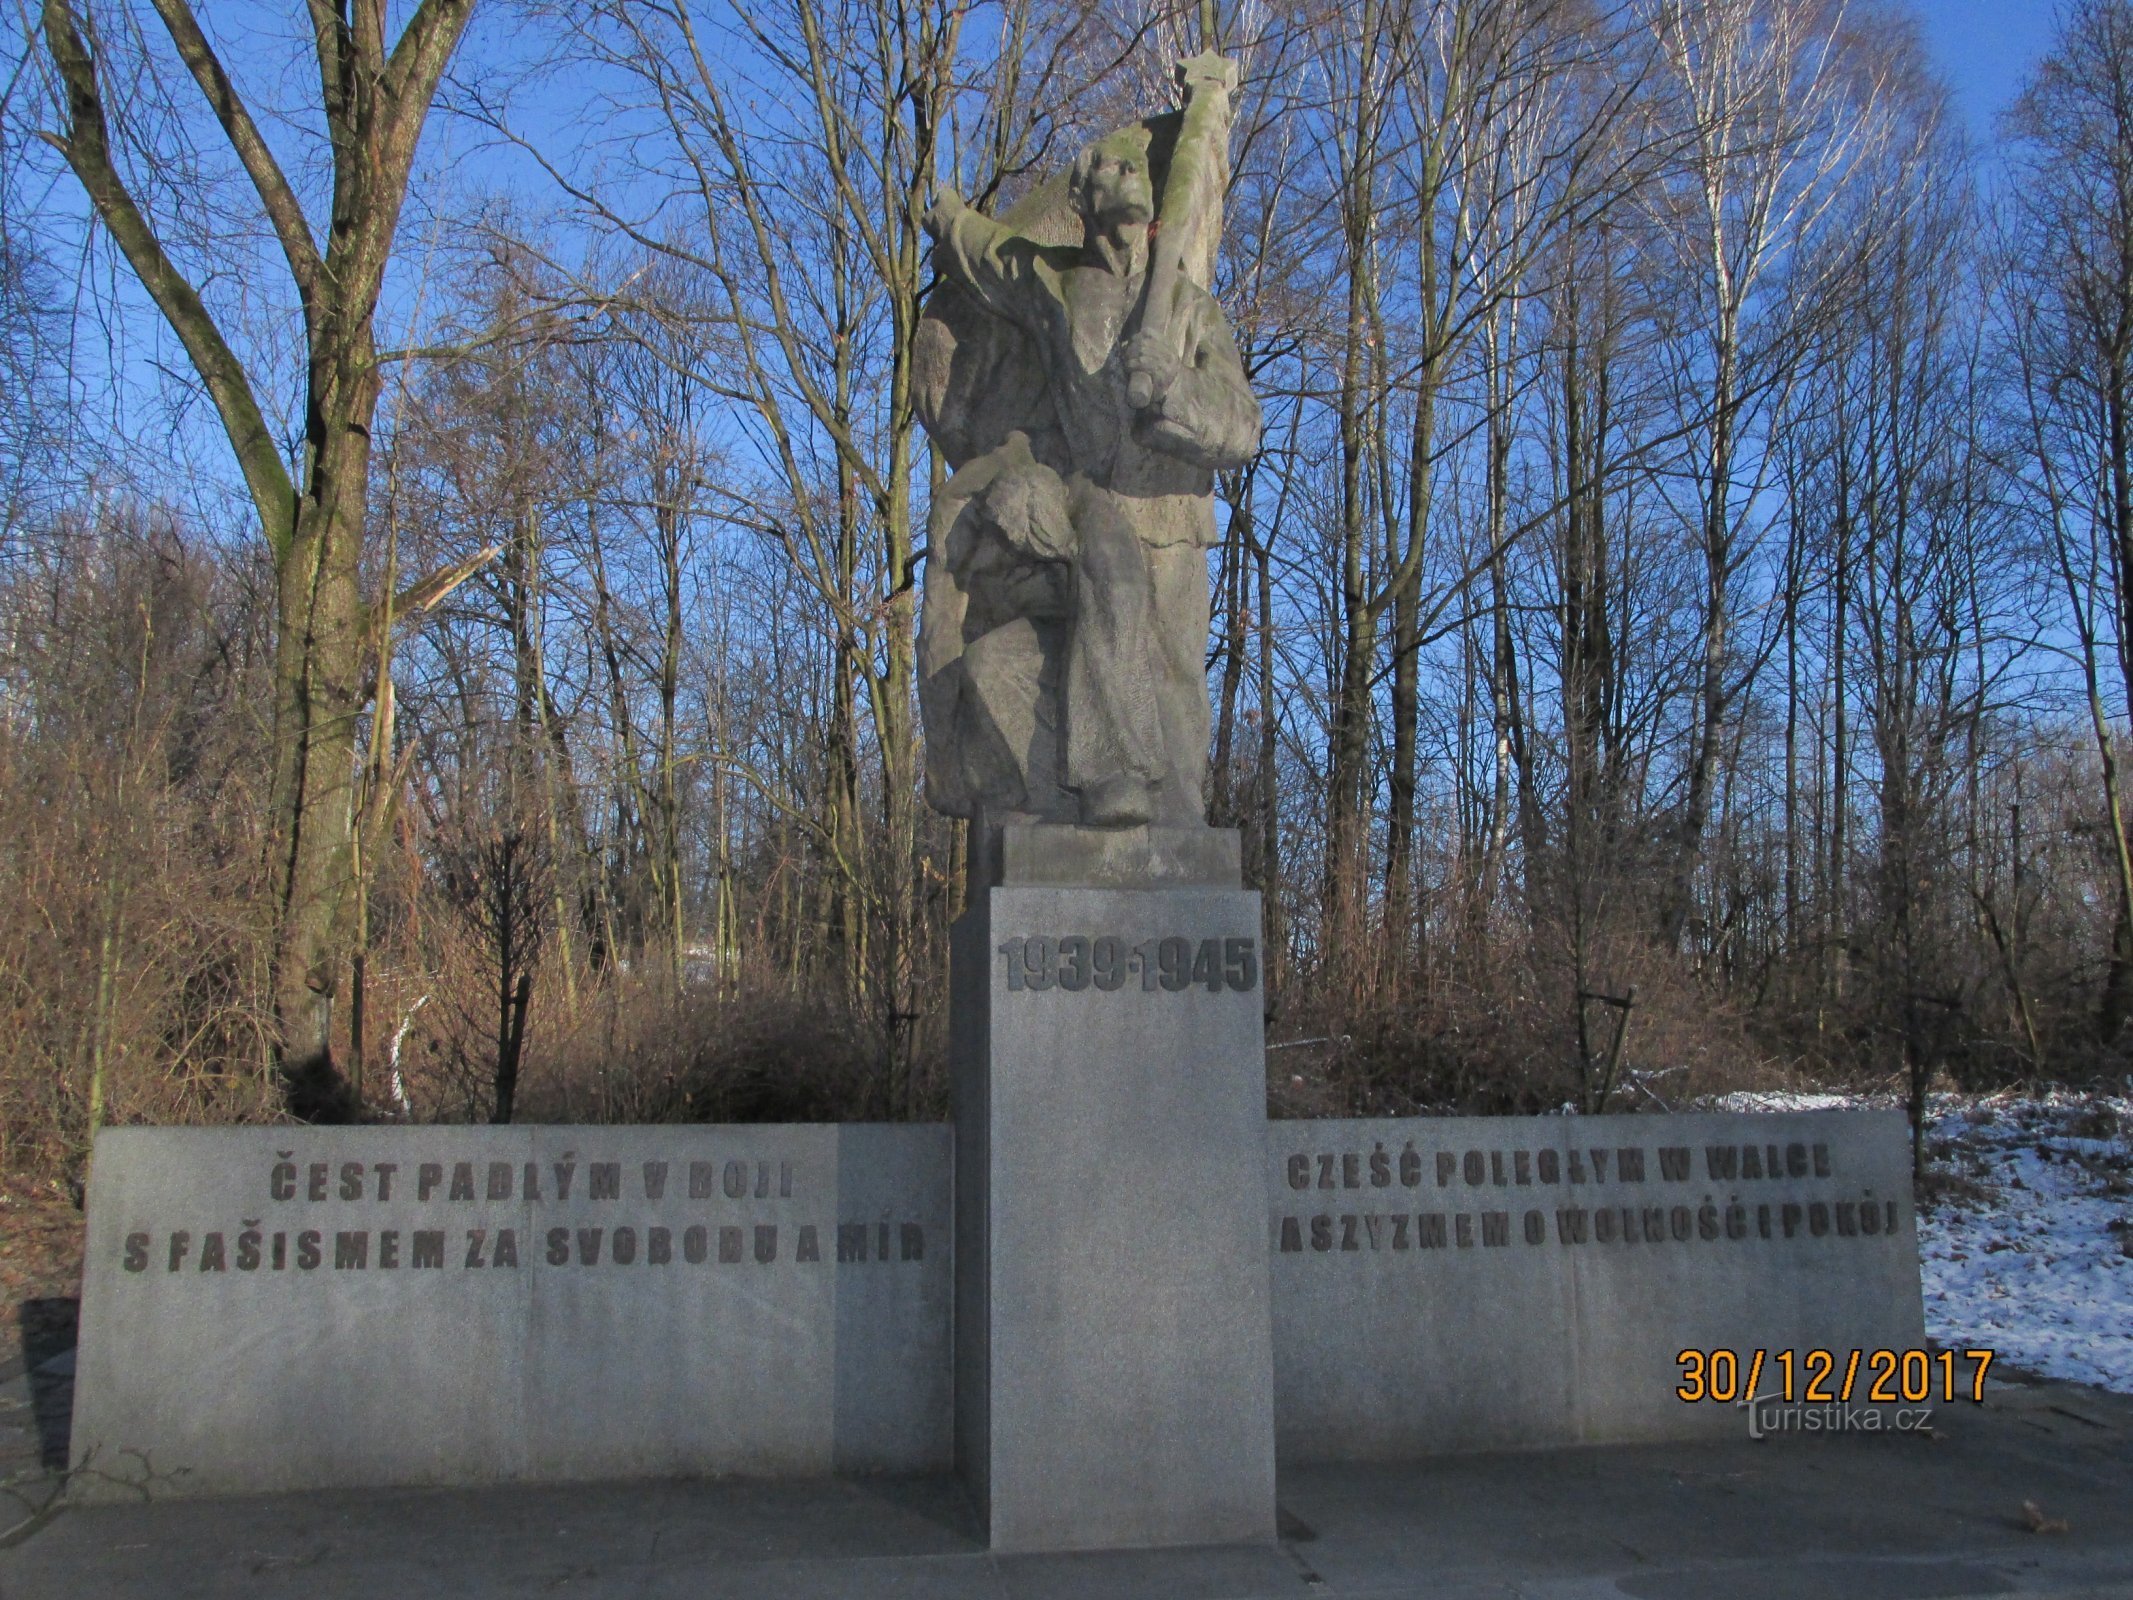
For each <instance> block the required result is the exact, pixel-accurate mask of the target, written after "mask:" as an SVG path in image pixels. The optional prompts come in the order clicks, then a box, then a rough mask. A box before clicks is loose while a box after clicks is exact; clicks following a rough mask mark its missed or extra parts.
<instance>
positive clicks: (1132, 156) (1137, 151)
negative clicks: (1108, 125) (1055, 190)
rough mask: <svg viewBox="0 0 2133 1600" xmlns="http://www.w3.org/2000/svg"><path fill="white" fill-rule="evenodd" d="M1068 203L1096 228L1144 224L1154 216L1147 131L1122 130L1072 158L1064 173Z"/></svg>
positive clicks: (1152, 183)
mask: <svg viewBox="0 0 2133 1600" xmlns="http://www.w3.org/2000/svg"><path fill="white" fill-rule="evenodd" d="M1067 199H1068V201H1069V202H1070V203H1071V204H1072V205H1073V207H1074V209H1075V210H1076V211H1078V212H1079V213H1081V216H1082V218H1083V219H1084V220H1085V221H1087V222H1090V223H1093V224H1095V225H1097V226H1098V227H1104V226H1109V227H1118V226H1121V225H1130V224H1133V223H1137V222H1147V221H1149V220H1150V219H1151V218H1153V217H1154V215H1155V184H1154V181H1153V180H1152V178H1151V177H1150V176H1149V172H1148V130H1147V129H1146V128H1140V127H1134V128H1122V129H1120V130H1119V131H1118V132H1117V133H1113V134H1108V135H1106V136H1105V137H1104V138H1102V139H1099V140H1097V142H1096V143H1094V144H1092V145H1090V146H1089V148H1088V149H1086V150H1084V151H1082V153H1081V154H1080V155H1078V156H1076V157H1075V158H1074V165H1073V167H1072V169H1071V170H1070V171H1069V172H1068V173H1067Z"/></svg>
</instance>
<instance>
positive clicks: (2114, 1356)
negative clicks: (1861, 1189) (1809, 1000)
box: [1714, 1090, 2133, 1394]
mask: <svg viewBox="0 0 2133 1600" xmlns="http://www.w3.org/2000/svg"><path fill="white" fill-rule="evenodd" d="M1867 1103H1869V1102H1868V1101H1866V1100H1865V1099H1863V1098H1860V1097H1855V1096H1846V1095H1836V1094H1785V1093H1774V1094H1751V1093H1743V1094H1732V1095H1726V1096H1724V1097H1723V1098H1721V1099H1719V1100H1717V1101H1716V1102H1714V1104H1715V1106H1716V1108H1717V1109H1720V1110H1726V1111H1831V1110H1838V1109H1841V1108H1843V1107H1846V1106H1855V1105H1863V1104H1867ZM1871 1103H1874V1104H1879V1105H1887V1104H1891V1103H1892V1102H1890V1101H1889V1100H1887V1099H1885V1098H1882V1099H1876V1100H1874V1101H1873V1102H1871ZM1929 1115H1930V1119H1931V1120H1930V1121H1929V1122H1928V1124H1927V1129H1926V1150H1927V1162H1928V1174H1929V1178H1928V1188H1927V1193H1926V1195H1925V1196H1924V1197H1923V1198H1922V1204H1921V1206H1920V1209H1919V1219H1918V1253H1919V1266H1920V1270H1921V1273H1922V1275H1923V1281H1924V1287H1925V1297H1926V1336H1927V1337H1928V1338H1929V1339H1931V1340H1933V1341H1934V1342H1935V1343H1936V1344H1940V1345H1944V1346H1949V1347H1953V1348H1958V1349H1989V1350H1992V1351H1993V1352H1995V1353H1996V1354H1997V1356H1998V1357H1999V1359H2001V1360H2002V1361H2005V1362H2006V1363H2007V1364H2008V1365H2010V1366H2014V1367H2019V1368H2021V1369H2022V1370H2024V1371H2025V1372H2034V1373H2037V1374H2039V1375H2041V1376H2044V1377H2049V1378H2067V1379H2072V1380H2073V1381H2075V1382H2077V1383H2093V1384H2097V1385H2099V1386H2101V1387H2103V1388H2107V1389H2115V1390H2117V1391H2118V1392H2119V1393H2121V1394H2133V1254H2129V1253H2128V1252H2129V1251H2133V1097H2128V1096H2112V1095H2096V1094H2078V1095H2077V1094H2072V1093H2068V1092H2067V1091H2065V1090H2052V1091H2049V1092H2047V1093H2044V1094H2041V1095H2034V1096H2023V1095H2016V1094H2013V1093H2006V1094H1998V1095H1988V1096H1982V1097H1981V1096H1971V1095H1953V1094H1941V1095H1935V1096H1934V1097H1933V1099H1932V1102H1931V1107H1930V1112H1929Z"/></svg>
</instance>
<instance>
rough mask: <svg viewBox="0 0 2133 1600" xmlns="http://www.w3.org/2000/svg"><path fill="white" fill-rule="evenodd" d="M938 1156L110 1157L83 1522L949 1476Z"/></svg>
mask: <svg viewBox="0 0 2133 1600" xmlns="http://www.w3.org/2000/svg"><path fill="white" fill-rule="evenodd" d="M951 1159H952V1158H951V1155H950V1149H949V1130H948V1129H947V1128H946V1127H940V1126H931V1127H890V1126H845V1127H827V1126H825V1127H693V1128H692V1127H525V1128H494V1129H490V1128H449V1127H421V1128H347V1129H297V1128H259V1129H248V1128H215V1129H206V1128H155V1129H149V1128H124V1129H113V1130H107V1131H106V1132H104V1133H103V1134H101V1135H100V1136H99V1137H98V1139H97V1143H96V1150H95V1157H94V1164H93V1167H92V1172H91V1182H90V1191H89V1192H90V1200H89V1232H88V1258H87V1272H86V1274H85V1288H84V1297H83V1305H82V1321H81V1344H80V1349H79V1353H78V1356H77V1376H76V1385H75V1394H76V1397H77V1398H76V1402H75V1405H76V1410H75V1415H74V1426H73V1447H72V1454H73V1462H74V1467H75V1469H76V1476H75V1478H74V1481H73V1490H72V1492H73V1493H75V1494H76V1495H77V1496H85V1497H88V1498H96V1497H98V1496H100V1495H116V1494H133V1493H136V1492H138V1488H140V1487H145V1488H147V1489H148V1490H149V1492H151V1493H153V1494H156V1495H159V1496H160V1495H164V1494H202V1493H216V1492H225V1491H248V1490H249V1491H256V1490H260V1489H269V1488H272V1489H297V1488H315V1487H328V1486H338V1485H360V1484H469V1483H486V1482H496V1481H503V1480H566V1479H582V1478H624V1477H659V1476H679V1475H708V1474H720V1473H741V1474H750V1475H761V1476H803V1475H816V1474H826V1473H831V1472H925V1471H940V1470H946V1469H947V1468H948V1466H949V1465H950V1464H951V1455H952V1443H951V1439H952V1433H951V1420H952V1419H951V1411H952V1388H951V1380H950V1374H951V1370H952V1368H951V1361H950V1338H951V1328H950V1315H949V1314H950V1281H951V1266H950V1249H951V1245H950V1225H949V1212H950V1200H951Z"/></svg>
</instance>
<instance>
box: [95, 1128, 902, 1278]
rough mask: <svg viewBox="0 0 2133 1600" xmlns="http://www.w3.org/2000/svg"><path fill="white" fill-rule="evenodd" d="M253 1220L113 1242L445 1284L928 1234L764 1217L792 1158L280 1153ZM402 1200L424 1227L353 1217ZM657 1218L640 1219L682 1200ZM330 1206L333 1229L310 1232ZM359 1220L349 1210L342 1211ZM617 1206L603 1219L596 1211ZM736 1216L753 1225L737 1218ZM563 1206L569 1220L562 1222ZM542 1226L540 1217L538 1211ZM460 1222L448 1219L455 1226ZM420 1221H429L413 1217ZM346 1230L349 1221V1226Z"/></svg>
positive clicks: (197, 1259)
mask: <svg viewBox="0 0 2133 1600" xmlns="http://www.w3.org/2000/svg"><path fill="white" fill-rule="evenodd" d="M260 1187H261V1191H262V1197H263V1199H264V1200H265V1202H266V1203H265V1204H264V1205H262V1206H260V1207H259V1208H258V1210H259V1215H257V1216H248V1217H239V1218H237V1219H236V1220H235V1221H234V1222H233V1223H232V1222H226V1221H225V1222H221V1223H220V1224H219V1225H217V1223H216V1222H215V1221H214V1220H213V1219H209V1220H207V1221H205V1222H201V1221H194V1220H192V1219H187V1225H185V1226H177V1225H174V1224H172V1223H169V1222H159V1221H156V1220H154V1219H142V1225H140V1226H135V1227H132V1228H129V1229H128V1230H126V1231H125V1233H124V1234H123V1237H122V1238H121V1239H120V1241H119V1246H118V1249H119V1261H118V1265H119V1266H120V1268H121V1269H122V1270H123V1271H124V1272H125V1273H127V1274H129V1275H132V1276H136V1277H140V1276H149V1277H156V1276H166V1277H167V1276H168V1275H169V1274H172V1273H195V1274H198V1273H210V1274H212V1273H226V1272H237V1273H265V1274H269V1275H271V1274H274V1273H288V1274H291V1275H292V1276H294V1277H297V1278H302V1277H304V1276H306V1275H309V1274H314V1273H327V1272H398V1271H405V1272H410V1273H418V1274H419V1273H422V1272H440V1273H442V1272H451V1271H469V1270H474V1269H498V1268H501V1269H504V1270H507V1271H509V1270H514V1269H517V1268H520V1267H522V1266H531V1265H535V1264H538V1265H541V1266H546V1267H556V1268H630V1267H647V1268H650V1267H667V1266H681V1267H706V1266H739V1265H744V1264H749V1265H754V1266H765V1267H767V1266H772V1265H776V1264H779V1263H786V1264H790V1265H794V1266H805V1265H810V1264H828V1263H834V1264H838V1265H859V1264H876V1265H880V1264H888V1263H907V1262H922V1261H924V1260H925V1259H926V1252H927V1250H928V1248H929V1245H933V1246H935V1247H937V1241H929V1239H928V1237H927V1230H926V1227H925V1225H924V1224H923V1223H920V1222H916V1221H906V1220H898V1219H893V1218H881V1217H875V1218H870V1219H866V1220H858V1221H854V1220H849V1219H844V1220H831V1221H820V1220H817V1221H806V1222H794V1221H791V1220H789V1219H787V1218H783V1217H780V1218H778V1219H776V1220H771V1219H768V1218H766V1217H765V1216H763V1215H762V1214H760V1203H762V1202H783V1201H793V1200H804V1198H805V1197H804V1184H803V1182H802V1177H801V1174H800V1173H799V1172H798V1170H797V1168H796V1164H795V1163H794V1162H792V1161H789V1160H738V1159H737V1160H728V1161H723V1162H721V1161H702V1160H690V1161H679V1162H678V1161H660V1160H653V1161H642V1162H637V1163H628V1164H626V1163H623V1162H620V1161H603V1160H588V1161H580V1160H579V1159H577V1157H576V1156H575V1155H574V1154H569V1153H566V1154H565V1156H563V1157H562V1158H560V1159H557V1160H553V1161H549V1162H545V1163H543V1162H538V1161H525V1162H514V1161H422V1162H401V1161H354V1160H332V1159H329V1160H323V1161H321V1160H309V1161H305V1162H301V1163H299V1162H298V1161H297V1160H296V1159H295V1152H294V1151H290V1150H282V1151H277V1152H275V1159H274V1161H273V1163H272V1164H271V1165H270V1166H269V1167H268V1168H267V1170H266V1172H265V1173H264V1174H263V1181H262V1183H261V1185H260ZM410 1201H412V1202H413V1203H414V1204H416V1205H418V1206H424V1207H429V1208H432V1210H433V1211H434V1213H435V1217H434V1224H435V1225H434V1226H421V1225H416V1226H393V1227H384V1226H377V1227H370V1226H364V1225H362V1224H363V1218H362V1214H361V1212H362V1207H363V1206H365V1205H366V1204H368V1205H375V1206H384V1205H394V1206H398V1207H404V1206H405V1205H406V1204H407V1203H408V1202H410ZM684 1203H685V1205H686V1207H687V1208H689V1209H690V1210H692V1211H696V1212H698V1213H700V1215H701V1220H695V1219H694V1218H693V1217H692V1216H690V1215H688V1214H686V1213H685V1214H684V1215H682V1216H679V1217H672V1216H669V1217H663V1218H662V1219H661V1220H657V1221H654V1220H652V1219H651V1218H650V1217H649V1216H647V1215H645V1214H644V1213H643V1208H645V1207H649V1206H654V1205H660V1204H666V1205H668V1206H672V1205H675V1204H684ZM500 1204H512V1205H514V1206H519V1207H523V1208H525V1211H526V1213H527V1214H528V1215H530V1216H531V1217H532V1219H533V1220H532V1223H531V1225H530V1226H528V1227H525V1228H520V1227H516V1226H500V1225H497V1223H496V1222H495V1220H494V1218H493V1217H486V1216H485V1217H484V1225H482V1226H478V1227H477V1226H467V1225H466V1224H467V1222H468V1221H469V1220H470V1218H469V1216H468V1215H467V1214H466V1213H467V1212H469V1211H471V1210H472V1208H475V1207H478V1206H485V1205H486V1206H495V1205H500ZM321 1206H330V1207H332V1208H334V1215H333V1217H332V1219H331V1222H330V1224H329V1223H327V1222H325V1221H324V1220H321V1221H320V1225H317V1226H305V1224H306V1223H307V1222H311V1221H313V1220H314V1216H315V1213H316V1208H319V1207H321ZM351 1207H352V1208H354V1214H353V1215H351V1214H350V1213H349V1208H351ZM608 1207H613V1208H615V1209H614V1212H613V1213H612V1214H603V1213H605V1212H606V1208H608ZM742 1207H746V1208H747V1209H748V1210H749V1211H750V1212H751V1213H754V1214H751V1215H747V1216H735V1215H734V1214H733V1213H734V1211H735V1210H736V1209H738V1208H742ZM565 1208H568V1215H569V1219H570V1220H568V1221H562V1220H557V1219H558V1217H559V1216H560V1215H562V1214H563V1213H564V1209H565ZM544 1209H545V1210H548V1211H550V1212H551V1213H552V1215H551V1216H550V1217H549V1218H547V1219H543V1218H541V1217H540V1215H539V1213H540V1212H541V1211H542V1210H544ZM455 1213H457V1214H456V1215H455ZM424 1220H426V1221H427V1220H429V1219H424ZM344 1224H347V1225H344Z"/></svg>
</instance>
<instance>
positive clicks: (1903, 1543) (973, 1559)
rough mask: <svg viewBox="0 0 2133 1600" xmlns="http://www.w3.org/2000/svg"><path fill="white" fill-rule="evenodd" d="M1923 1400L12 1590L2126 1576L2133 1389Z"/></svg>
mask: <svg viewBox="0 0 2133 1600" xmlns="http://www.w3.org/2000/svg"><path fill="white" fill-rule="evenodd" d="M1936 1420H1937V1426H1938V1430H1939V1431H1938V1432H1937V1434H1936V1435H1935V1436H1933V1437H1932V1438H1919V1439H1913V1438H1904V1439H1895V1438H1887V1437H1882V1438H1856V1437H1855V1438H1824V1439H1817V1440H1804V1439H1797V1438H1788V1439H1778V1440H1769V1441H1764V1442H1760V1443H1757V1442H1752V1441H1750V1440H1749V1439H1747V1438H1746V1437H1745V1429H1744V1430H1743V1437H1742V1438H1740V1439H1739V1440H1737V1441H1734V1442H1730V1443H1717V1444H1695V1445H1644V1446H1636V1447H1597V1448H1589V1449H1580V1450H1571V1451H1562V1452H1555V1453H1548V1454H1530V1455H1487V1456H1473V1457H1466V1458H1455V1459H1447V1458H1438V1459H1434V1460H1431V1461H1427V1462H1420V1463H1406V1464H1390V1465H1371V1466H1349V1467H1316V1468H1307V1469H1298V1470H1294V1471H1291V1472H1287V1473H1285V1474H1283V1476H1282V1479H1281V1484H1280V1500H1281V1507H1282V1517H1281V1528H1282V1538H1281V1540H1280V1542H1279V1543H1277V1544H1273V1545H1253V1546H1229V1547H1221V1548H1213V1549H1181V1550H1166V1551H1157V1552H1146V1553H1128V1554H1103V1555H1091V1554H1079V1555H1064V1556H1039V1555H1028V1556H995V1555H992V1554H990V1553H988V1552H987V1551H986V1549H985V1547H984V1542H983V1539H982V1535H981V1532H980V1527H979V1523H978V1520H977V1517H976V1515H975V1513H974V1511H973V1510H972V1508H971V1506H970V1503H969V1501H968V1499H967V1498H966V1496H965V1494H964V1492H963V1490H962V1488H961V1487H960V1485H958V1484H957V1483H955V1482H954V1481H953V1480H950V1479H947V1478H923V1479H888V1478H884V1479H843V1480H836V1481H827V1482H815V1483H747V1482H734V1481H726V1482H680V1483H639V1484H596V1485H583V1486H569V1487H560V1486H550V1487H539V1488H532V1487H516V1488H512V1487H500V1488H486V1489H481V1490H464V1491H417V1490H402V1491H394V1492H385V1493H352V1492H320V1493H311V1494H292V1495H278V1496H270V1497H261V1498H251V1499H219V1500H218V1499H204V1498H203V1499H194V1500H182V1501H172V1502H165V1503H160V1504H135V1505H125V1504H96V1505H78V1504H68V1505H65V1506H64V1507H63V1508H62V1509H61V1510H60V1511H59V1513H58V1514H57V1515H55V1516H53V1517H51V1518H49V1519H48V1520H46V1521H44V1522H42V1523H41V1524H39V1525H36V1526H33V1527H31V1528H30V1529H28V1530H27V1531H26V1532H23V1533H21V1534H19V1535H18V1536H16V1537H15V1538H14V1540H13V1542H12V1544H11V1545H10V1546H9V1547H7V1548H0V1600H83V1597H95V1600H193V1597H195V1596H198V1597H202V1600H207V1597H213V1600H378V1597H380V1596H388V1595H389V1596H398V1595H410V1596H421V1597H422V1600H454V1597H464V1600H502V1597H505V1596H512V1597H517V1596H523V1595H540V1594H553V1595H562V1596H573V1595H579V1596H600V1597H609V1596H613V1597H620V1600H685V1597H686V1600H727V1597H733V1600H739V1597H742V1596H748V1597H757V1596H775V1597H779V1600H786V1597H791V1600H832V1597H834V1600H875V1597H882V1600H904V1597H913V1600H916V1597H921V1596H923V1597H926V1600H1054V1597H1058V1600H1068V1597H1071V1600H1158V1597H1159V1600H1296V1597H1300V1596H1320V1597H1328V1600H1969V1597H1972V1596H1977V1597H1984V1596H2000V1595H2013V1596H2023V1597H2040V1600H2041V1597H2049V1600H2104V1597H2111V1600H2133V1399H2129V1398H2127V1397H2124V1396H2115V1395H2109V1394H2104V1393H2101V1392H2099V1391H2096V1390H2092V1389H2083V1388H2079V1387H2076V1386H2072V1385H2066V1384H2030V1383H1995V1384H1993V1385H1992V1386H1991V1387H1990V1389H1989V1390H1988V1394H1987V1403H1986V1404H1985V1405H1983V1406H1981V1407H1968V1406H1966V1407H1963V1408H1961V1409H1960V1410H1952V1409H1947V1408H1943V1411H1942V1413H1941V1415H1940V1417H1939V1418H1937V1419H1936ZM2025 1501H2033V1502H2035V1503H2036V1504H2037V1505H2038V1506H2039V1508H2040V1509H2041V1510H2042V1511H2043V1512H2044V1513H2045V1514H2046V1515H2048V1516H2049V1517H2052V1518H2055V1519H2064V1520H2065V1522H2066V1523H2067V1524H2068V1527H2067V1531H2066V1532H2064V1533H2042V1534H2040V1533H2032V1532H2030V1531H2028V1529H2027V1527H2026V1525H2025V1518H2024V1514H2023V1505H2024V1502H2025Z"/></svg>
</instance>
